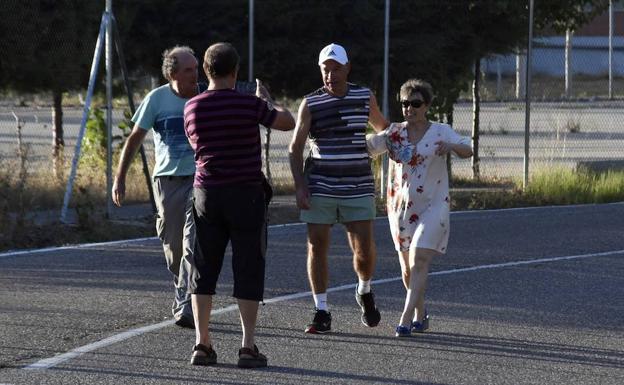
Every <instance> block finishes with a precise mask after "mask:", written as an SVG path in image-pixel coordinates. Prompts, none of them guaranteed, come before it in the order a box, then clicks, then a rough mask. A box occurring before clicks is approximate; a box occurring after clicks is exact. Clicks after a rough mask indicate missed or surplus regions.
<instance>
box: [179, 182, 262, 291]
mask: <svg viewBox="0 0 624 385" xmlns="http://www.w3.org/2000/svg"><path fill="white" fill-rule="evenodd" d="M193 201H194V203H193V215H194V218H195V230H196V236H195V247H194V251H193V268H192V269H191V270H192V272H191V279H190V282H189V291H190V292H191V293H192V294H210V295H214V294H215V289H216V286H217V280H218V278H219V273H220V272H221V267H222V266H223V258H224V256H225V249H226V247H227V245H228V243H229V242H231V243H232V270H233V272H234V292H233V296H234V297H236V298H239V299H248V300H254V301H261V300H262V299H263V294H264V264H265V263H264V255H265V252H266V241H267V233H266V204H265V192H264V189H263V187H262V185H260V184H258V185H233V186H224V187H211V188H200V187H195V188H194V189H193Z"/></svg>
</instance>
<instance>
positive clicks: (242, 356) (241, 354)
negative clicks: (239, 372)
mask: <svg viewBox="0 0 624 385" xmlns="http://www.w3.org/2000/svg"><path fill="white" fill-rule="evenodd" d="M266 366H267V358H266V356H265V355H264V354H262V353H260V352H259V351H258V347H257V346H256V345H254V348H253V349H250V348H241V349H240V350H239V351H238V367H239V368H264V367H266Z"/></svg>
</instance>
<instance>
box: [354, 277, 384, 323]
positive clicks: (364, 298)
mask: <svg viewBox="0 0 624 385" xmlns="http://www.w3.org/2000/svg"><path fill="white" fill-rule="evenodd" d="M355 300H356V301H357V303H358V305H360V307H361V308H362V323H363V324H364V325H366V326H368V327H370V328H372V327H375V326H377V325H378V324H379V321H380V320H381V314H380V313H379V310H377V307H376V306H375V296H374V295H373V292H369V293H366V294H358V292H357V286H356V288H355Z"/></svg>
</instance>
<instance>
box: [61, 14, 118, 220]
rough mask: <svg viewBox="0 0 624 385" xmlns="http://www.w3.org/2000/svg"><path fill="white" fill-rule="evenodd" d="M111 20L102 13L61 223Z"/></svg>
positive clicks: (72, 182)
mask: <svg viewBox="0 0 624 385" xmlns="http://www.w3.org/2000/svg"><path fill="white" fill-rule="evenodd" d="M109 22H110V20H109V19H108V15H107V14H106V12H105V13H104V14H103V15H102V22H101V23H100V32H99V34H98V38H97V41H96V43H95V52H94V53H93V61H92V62H91V72H90V75H89V85H88V86H87V97H86V99H85V103H84V108H83V111H82V119H81V121H80V130H79V131H78V138H77V139H76V148H75V150H74V157H73V159H72V167H71V171H70V173H69V178H68V179H67V187H66V188H65V196H64V197H63V207H62V208H61V217H60V222H61V223H68V222H67V208H68V207H69V201H70V200H71V196H72V192H73V189H74V179H75V178H76V170H77V168H78V161H79V160H80V148H81V146H82V138H83V137H84V133H85V128H86V127H87V119H88V118H89V109H90V107H91V98H92V97H93V89H94V88H95V79H96V77H97V72H98V67H99V64H100V58H101V56H102V49H103V46H102V43H103V40H104V34H105V33H106V26H107V25H108V23H109Z"/></svg>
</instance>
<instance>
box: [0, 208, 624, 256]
mask: <svg viewBox="0 0 624 385" xmlns="http://www.w3.org/2000/svg"><path fill="white" fill-rule="evenodd" d="M611 205H616V206H619V205H624V202H613V203H589V204H580V205H567V206H536V207H512V208H506V209H489V210H464V211H451V213H450V214H451V216H455V215H466V214H476V215H480V214H487V213H497V212H507V211H509V212H514V211H529V210H545V209H570V208H577V207H591V206H611ZM386 219H387V217H376V218H375V220H376V221H378V220H386ZM302 225H305V223H285V224H280V225H271V226H269V228H270V229H275V228H281V227H296V226H302ZM157 239H158V238H157V237H146V238H135V239H122V240H118V241H108V242H98V243H83V244H78V245H70V246H55V247H46V248H44V249H29V250H15V251H7V252H4V253H0V259H2V258H9V257H17V256H20V255H32V254H41V253H46V252H49V251H63V250H78V249H85V248H90V247H98V246H112V245H123V244H129V243H135V242H143V241H152V240H157Z"/></svg>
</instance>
